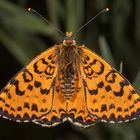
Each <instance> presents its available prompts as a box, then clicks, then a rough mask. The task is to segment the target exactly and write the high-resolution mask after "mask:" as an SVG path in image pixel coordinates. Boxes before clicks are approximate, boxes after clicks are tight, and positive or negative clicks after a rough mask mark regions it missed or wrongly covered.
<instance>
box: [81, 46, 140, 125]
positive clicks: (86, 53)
mask: <svg viewBox="0 0 140 140" xmlns="http://www.w3.org/2000/svg"><path fill="white" fill-rule="evenodd" d="M81 48H82V50H83V56H82V58H83V59H82V64H81V68H80V69H81V73H82V77H83V80H84V89H85V96H86V105H87V109H88V111H89V113H90V114H91V115H96V117H98V120H101V121H104V122H112V123H113V122H127V121H129V120H133V119H136V118H137V117H138V116H139V114H140V97H139V95H138V94H137V93H136V92H135V90H134V88H133V87H132V85H131V84H130V82H129V81H128V80H126V79H125V78H124V77H123V76H122V75H121V74H120V73H119V72H118V71H116V70H115V69H113V68H112V67H111V66H110V65H109V64H108V63H107V62H105V61H104V60H103V59H102V58H101V57H99V56H98V55H96V54H95V53H93V52H92V51H91V50H89V49H87V48H86V47H84V46H82V47H81Z"/></svg>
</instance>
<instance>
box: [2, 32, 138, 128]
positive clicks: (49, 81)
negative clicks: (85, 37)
mask: <svg viewBox="0 0 140 140" xmlns="http://www.w3.org/2000/svg"><path fill="white" fill-rule="evenodd" d="M0 115H1V116H2V117H3V118H6V119H9V120H13V121H17V122H34V123H37V124H40V125H42V126H46V127H52V126H55V125H57V124H60V123H62V122H65V121H70V122H72V123H73V124H75V125H78V126H81V127H88V126H91V125H93V124H94V123H95V122H99V121H102V122H109V123H114V122H119V123H120V122H128V121H130V120H134V119H136V118H137V117H138V116H139V115H140V97H139V95H138V94H137V93H136V92H135V90H134V88H133V86H132V85H131V84H130V82H129V81H128V80H127V79H126V78H124V77H123V76H122V75H121V74H120V73H119V72H118V71H117V70H115V69H114V68H112V67H111V66H110V65H109V64H108V63H107V62H106V61H105V60H104V59H102V58H101V57H100V56H98V55H97V54H95V53H94V52H92V51H91V50H90V49H88V48H87V47H85V45H80V46H78V45H77V44H76V41H75V39H74V38H73V33H72V32H66V37H65V38H64V40H63V43H62V44H59V45H54V46H52V47H51V48H49V49H48V50H46V51H44V52H43V53H42V54H40V55H39V56H37V57H36V58H35V59H33V61H32V62H31V63H30V64H29V65H27V66H26V67H25V68H23V69H22V70H21V71H20V72H19V73H18V74H17V75H16V76H15V77H14V78H13V79H12V80H11V81H10V82H9V83H8V84H7V85H6V86H5V88H4V89H3V90H2V91H1V92H0Z"/></svg>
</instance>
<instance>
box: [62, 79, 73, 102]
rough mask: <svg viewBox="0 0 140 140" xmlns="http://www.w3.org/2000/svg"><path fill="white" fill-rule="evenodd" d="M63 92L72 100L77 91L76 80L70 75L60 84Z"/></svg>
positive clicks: (66, 97) (63, 94)
mask: <svg viewBox="0 0 140 140" xmlns="http://www.w3.org/2000/svg"><path fill="white" fill-rule="evenodd" d="M60 88H61V94H62V97H63V98H64V99H65V100H71V98H72V97H73V94H74V93H75V81H74V80H73V79H72V78H70V77H64V79H63V80H62V81H61V84H60Z"/></svg>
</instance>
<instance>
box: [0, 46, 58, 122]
mask: <svg viewBox="0 0 140 140" xmlns="http://www.w3.org/2000/svg"><path fill="white" fill-rule="evenodd" d="M55 49H56V48H55V47H52V48H50V49H48V50H47V51H45V52H43V53H42V54H41V55H39V56H38V57H37V58H35V59H34V60H33V61H32V62H31V63H30V64H29V65H27V66H26V67H25V68H24V69H23V70H21V71H20V72H19V73H18V74H17V75H16V76H15V77H14V78H13V79H12V80H11V81H10V82H9V83H8V84H7V85H6V86H5V88H4V89H3V90H2V91H1V93H0V115H1V116H2V117H4V118H7V119H11V120H15V121H21V122H28V121H35V120H38V119H40V118H41V117H42V116H43V115H44V114H47V113H48V112H49V111H50V110H51V108H52V101H53V94H54V93H53V88H54V87H53V86H54V82H55V80H54V79H55V76H56V74H57V69H58V68H57V65H56V64H55V58H54V57H53V54H54V53H55Z"/></svg>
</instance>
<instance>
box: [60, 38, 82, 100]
mask: <svg viewBox="0 0 140 140" xmlns="http://www.w3.org/2000/svg"><path fill="white" fill-rule="evenodd" d="M80 53H81V52H80V50H78V47H77V46H76V45H75V40H73V39H72V38H71V36H66V39H64V41H63V45H62V47H61V49H60V50H59V54H60V55H59V56H58V58H57V60H58V66H59V68H58V78H57V79H58V83H59V86H58V87H59V89H58V90H59V91H60V92H59V93H60V94H61V96H62V98H63V100H64V101H69V100H73V99H74V96H75V95H76V94H77V92H78V91H79V89H80V87H79V86H78V79H79V76H80V71H79V69H80Z"/></svg>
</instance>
